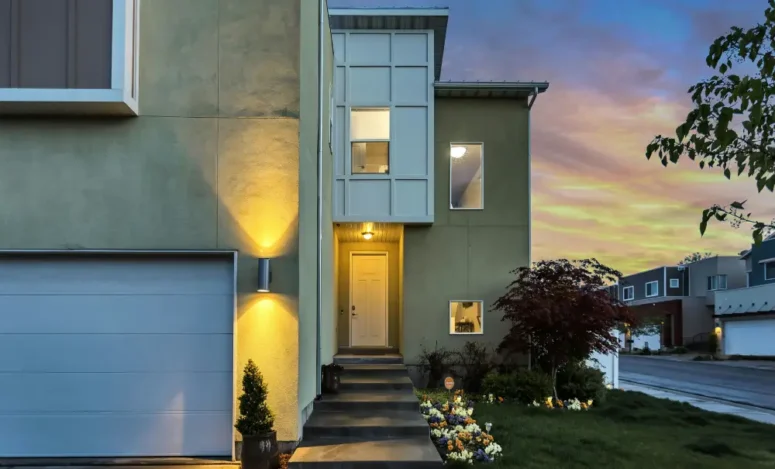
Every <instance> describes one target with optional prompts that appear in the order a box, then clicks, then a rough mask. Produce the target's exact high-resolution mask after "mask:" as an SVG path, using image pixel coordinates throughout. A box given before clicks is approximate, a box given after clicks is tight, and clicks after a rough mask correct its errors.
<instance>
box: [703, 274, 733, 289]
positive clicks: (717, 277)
mask: <svg viewBox="0 0 775 469" xmlns="http://www.w3.org/2000/svg"><path fill="white" fill-rule="evenodd" d="M721 277H724V288H721ZM713 279H715V280H716V286H715V287H713ZM708 281H709V282H710V285H708V286H707V287H708V291H719V290H726V289H727V288H729V278H728V277H727V275H726V274H716V275H709V276H708Z"/></svg>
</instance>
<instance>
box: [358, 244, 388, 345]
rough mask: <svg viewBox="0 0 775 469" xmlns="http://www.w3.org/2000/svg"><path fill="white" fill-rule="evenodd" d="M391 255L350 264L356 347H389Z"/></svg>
mask: <svg viewBox="0 0 775 469" xmlns="http://www.w3.org/2000/svg"><path fill="white" fill-rule="evenodd" d="M387 266H388V263H387V253H384V254H356V253H353V255H352V257H351V261H350V275H351V282H350V331H351V332H350V334H351V344H352V346H353V347H375V346H376V347H383V346H387V317H388V298H387V292H388V289H387Z"/></svg>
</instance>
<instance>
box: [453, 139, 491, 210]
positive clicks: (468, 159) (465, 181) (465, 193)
mask: <svg viewBox="0 0 775 469" xmlns="http://www.w3.org/2000/svg"><path fill="white" fill-rule="evenodd" d="M483 172H484V144H482V143H453V144H451V145H450V147H449V208H451V209H453V210H477V209H482V208H484V185H483Z"/></svg>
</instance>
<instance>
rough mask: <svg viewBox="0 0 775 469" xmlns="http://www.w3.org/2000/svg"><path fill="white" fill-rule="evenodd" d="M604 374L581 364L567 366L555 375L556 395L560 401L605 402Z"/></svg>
mask: <svg viewBox="0 0 775 469" xmlns="http://www.w3.org/2000/svg"><path fill="white" fill-rule="evenodd" d="M607 392H608V390H607V389H606V387H605V374H604V373H603V372H602V371H600V370H598V369H597V368H592V367H590V366H587V365H585V364H583V363H579V364H572V365H568V366H566V367H565V368H563V369H561V370H560V371H559V372H558V373H557V395H558V397H559V398H560V399H562V400H566V399H573V398H577V399H579V400H581V401H586V400H589V399H593V400H594V401H595V402H596V403H600V404H602V403H603V402H605V397H606V393H607Z"/></svg>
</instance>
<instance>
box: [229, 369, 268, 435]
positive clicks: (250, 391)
mask: <svg viewBox="0 0 775 469" xmlns="http://www.w3.org/2000/svg"><path fill="white" fill-rule="evenodd" d="M268 393H269V392H268V390H267V387H266V383H264V376H263V375H262V374H261V372H260V371H259V370H258V367H257V366H256V364H255V363H254V362H253V360H248V363H247V365H245V374H244V375H243V376H242V395H241V396H240V397H239V413H240V416H239V418H238V419H237V424H236V425H234V427H235V428H236V429H237V430H238V431H239V432H240V433H241V434H242V435H243V436H245V435H248V436H253V435H265V434H267V433H270V432H272V429H273V427H274V414H273V413H272V411H271V410H270V409H269V406H268V405H267V403H266V397H267V395H268Z"/></svg>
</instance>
